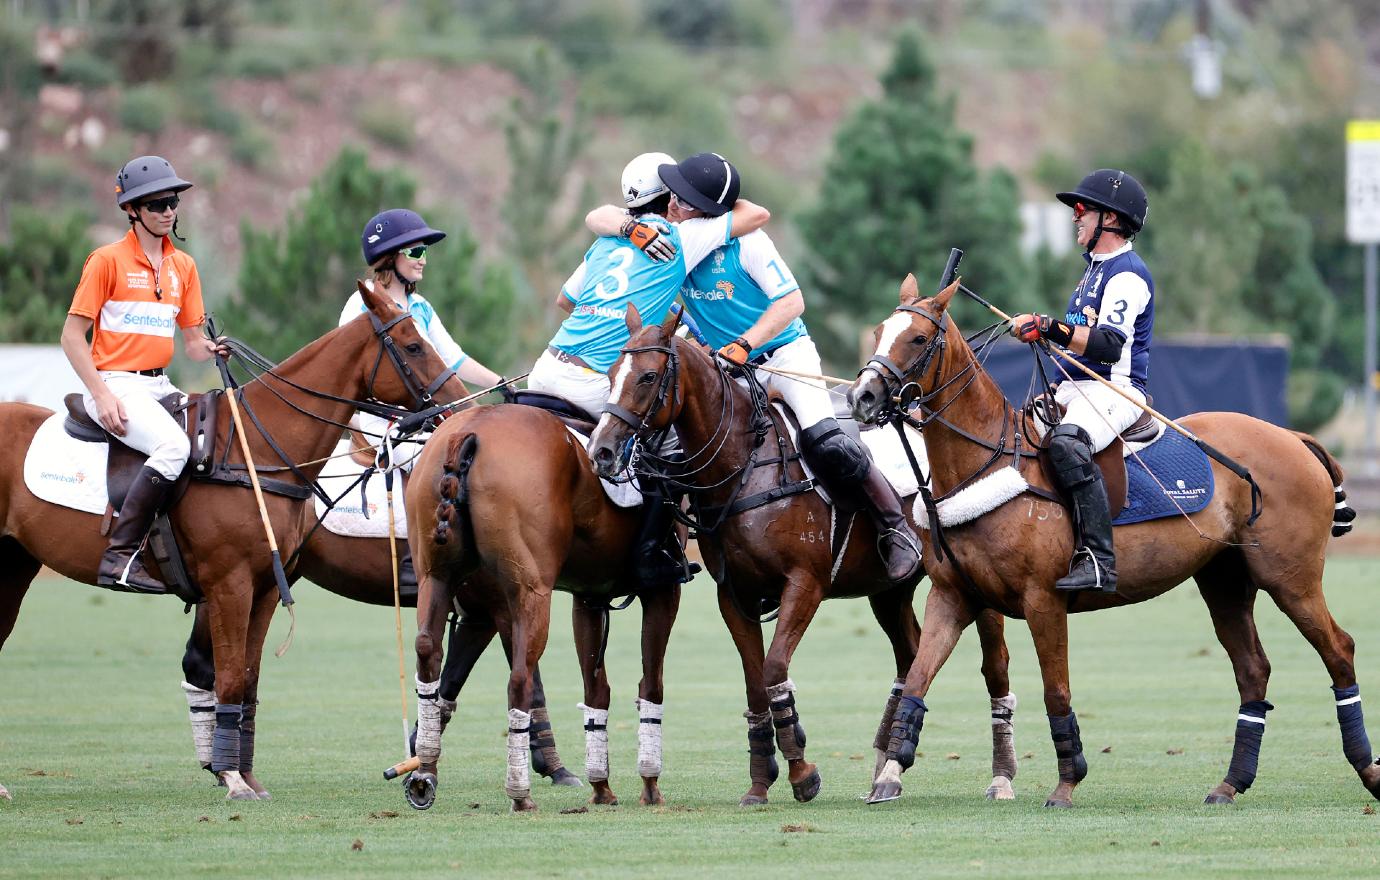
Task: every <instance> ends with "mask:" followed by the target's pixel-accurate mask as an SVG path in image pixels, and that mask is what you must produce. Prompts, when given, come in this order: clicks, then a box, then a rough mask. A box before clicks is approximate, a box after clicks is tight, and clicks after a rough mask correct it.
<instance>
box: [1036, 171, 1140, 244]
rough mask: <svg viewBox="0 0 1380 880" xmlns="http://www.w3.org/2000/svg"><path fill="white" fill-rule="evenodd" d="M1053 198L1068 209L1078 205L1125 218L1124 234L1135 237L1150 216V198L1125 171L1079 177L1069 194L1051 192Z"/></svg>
mask: <svg viewBox="0 0 1380 880" xmlns="http://www.w3.org/2000/svg"><path fill="white" fill-rule="evenodd" d="M1054 197H1055V198H1056V199H1058V200H1059V201H1061V202H1063V203H1064V204H1066V205H1068V206H1069V207H1070V208H1072V207H1073V206H1074V205H1075V204H1077V203H1078V202H1082V203H1083V204H1085V205H1090V206H1092V207H1095V208H1101V209H1102V210H1103V211H1111V212H1112V213H1114V214H1120V215H1121V216H1122V217H1123V218H1125V222H1126V225H1127V227H1128V229H1127V232H1129V233H1130V234H1131V235H1135V234H1136V233H1137V232H1140V231H1141V229H1142V228H1143V227H1144V226H1145V217H1146V215H1147V214H1149V213H1150V199H1149V198H1148V197H1147V196H1146V195H1145V187H1143V186H1141V185H1140V181H1139V180H1136V179H1135V178H1134V177H1132V176H1131V175H1129V174H1127V173H1126V172H1125V171H1118V170H1116V169H1114V168H1100V169H1098V170H1097V171H1094V172H1093V173H1092V174H1089V175H1088V176H1087V177H1085V178H1083V179H1082V180H1081V181H1079V183H1078V187H1077V188H1076V189H1074V190H1073V191H1071V192H1061V193H1055V195H1054Z"/></svg>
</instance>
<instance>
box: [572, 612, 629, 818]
mask: <svg viewBox="0 0 1380 880" xmlns="http://www.w3.org/2000/svg"><path fill="white" fill-rule="evenodd" d="M570 617H571V626H572V628H573V629H574V631H575V654H576V656H578V657H579V658H580V677H581V679H582V680H583V681H584V702H582V703H581V704H580V709H581V710H583V711H584V713H585V776H586V777H587V778H588V779H589V784H590V786H591V787H592V788H593V789H594V793H593V794H592V795H590V797H589V802H590V803H591V804H607V805H615V804H617V803H618V796H617V795H615V794H614V793H613V789H612V788H610V787H609V701H610V699H611V693H610V690H609V677H608V670H607V669H605V668H604V663H603V659H604V658H603V645H604V627H606V626H607V625H608V611H606V610H605V609H603V608H597V607H591V606H590V605H587V604H585V602H584V601H583V600H581V599H580V598H579V597H576V599H575V602H574V603H573V605H572V608H571V614H570Z"/></svg>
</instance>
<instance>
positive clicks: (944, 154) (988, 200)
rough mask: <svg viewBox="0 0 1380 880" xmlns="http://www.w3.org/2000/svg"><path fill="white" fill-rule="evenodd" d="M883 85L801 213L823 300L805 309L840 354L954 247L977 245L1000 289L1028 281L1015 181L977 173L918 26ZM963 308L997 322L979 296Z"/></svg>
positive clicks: (973, 262) (842, 133)
mask: <svg viewBox="0 0 1380 880" xmlns="http://www.w3.org/2000/svg"><path fill="white" fill-rule="evenodd" d="M882 89H883V94H882V97H881V98H880V99H879V100H876V101H872V102H868V103H866V104H864V105H863V106H862V107H860V108H859V109H858V111H857V112H856V113H854V115H853V117H852V118H851V119H850V120H848V121H847V122H846V123H844V124H843V125H842V126H841V127H840V128H839V131H838V134H837V135H836V136H835V139H834V152H833V155H832V156H831V157H830V159H829V163H828V167H827V169H826V171H825V173H824V177H823V180H824V182H823V185H822V187H821V188H820V194H819V201H818V203H817V205H816V206H815V207H814V208H813V209H812V210H810V211H809V212H807V213H806V214H805V216H804V217H803V218H802V219H801V230H802V233H803V235H804V238H805V240H806V242H807V243H808V244H809V247H810V252H811V254H812V255H813V259H811V260H809V261H808V262H806V263H805V265H804V267H803V268H804V272H803V273H802V275H803V278H802V281H803V282H804V288H805V295H806V298H807V301H808V300H811V299H814V300H815V302H817V303H818V306H817V310H816V311H815V312H813V313H811V314H807V318H806V319H807V320H808V321H809V322H810V328H811V335H812V336H814V337H815V338H816V340H817V341H818V342H819V343H820V348H821V350H822V351H823V352H824V353H825V355H826V357H828V358H830V359H832V360H834V361H836V362H838V363H841V364H852V363H855V362H856V360H857V339H858V333H859V331H860V329H861V328H862V327H864V326H867V325H870V324H872V323H875V322H876V321H879V320H881V319H882V318H883V317H884V316H885V315H886V314H887V312H889V311H890V310H891V309H892V308H893V307H894V306H895V303H896V292H897V289H898V287H899V286H900V283H901V280H902V279H903V278H904V277H905V275H906V273H907V272H914V273H915V274H916V277H917V278H918V279H919V280H920V287H921V290H932V289H933V287H934V284H935V283H936V282H937V281H938V276H939V272H940V270H941V269H942V268H943V265H944V261H945V260H946V259H947V257H948V254H949V248H950V247H961V248H963V249H964V250H965V251H966V252H967V256H966V258H965V260H964V263H963V267H962V268H963V274H964V275H965V276H966V277H967V278H968V279H969V282H970V284H972V285H973V286H974V287H975V288H977V289H981V290H984V291H986V292H987V294H988V296H989V298H993V299H1001V298H1002V297H1009V296H1010V295H1011V294H1013V293H1015V292H1016V291H1017V290H1018V289H1019V287H1018V285H1019V284H1020V283H1021V280H1022V262H1021V259H1020V256H1019V254H1018V252H1017V241H1018V238H1019V234H1020V219H1019V213H1018V205H1019V196H1018V194H1017V190H1016V183H1015V180H1014V179H1013V178H1012V177H1011V175H1010V174H1008V173H1006V172H1005V171H1003V170H997V171H994V172H992V173H988V174H980V173H979V172H978V170H977V168H976V167H975V165H974V164H973V140H972V137H971V136H969V135H968V134H966V133H964V132H961V131H959V130H958V129H956V128H955V126H954V99H953V97H952V96H950V95H946V94H941V93H940V92H939V89H938V86H937V84H936V82H935V75H934V68H933V66H932V65H931V63H930V60H929V57H928V56H927V54H926V52H925V49H924V47H923V45H922V44H921V41H920V37H919V36H918V35H917V34H916V33H914V32H906V33H904V34H903V35H902V36H901V37H900V38H899V39H898V40H897V43H896V52H895V57H894V58H893V59H892V62H891V66H890V67H889V68H888V69H887V71H886V73H885V74H883V76H882ZM820 307H822V308H820ZM956 308H957V309H958V310H959V314H958V317H959V320H960V321H961V322H962V323H963V324H964V326H965V327H966V328H967V329H969V330H973V329H976V328H977V327H978V326H981V325H982V324H986V323H988V316H987V313H986V312H985V311H979V310H978V309H977V308H975V307H974V306H973V304H971V303H959V304H958V305H957V306H956ZM821 313H822V314H821Z"/></svg>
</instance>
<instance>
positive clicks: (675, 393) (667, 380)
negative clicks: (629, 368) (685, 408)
mask: <svg viewBox="0 0 1380 880" xmlns="http://www.w3.org/2000/svg"><path fill="white" fill-rule="evenodd" d="M644 351H655V352H660V353H661V354H664V355H666V366H664V367H662V368H661V374H660V375H659V376H658V377H657V386H656V397H655V398H654V399H653V400H652V405H651V406H649V407H647V411H646V412H645V413H643V414H642V415H640V416H639V415H638V414H637V413H635V412H633V411H632V410H630V409H627V408H625V407H622V406H619V405H618V404H616V403H614V402H613V401H609V402H608V403H606V404H604V412H606V413H608V414H609V415H611V416H613V417H614V418H615V419H618V420H619V421H620V422H622V423H624V424H625V425H627V426H628V427H630V428H632V429H633V433H634V434H636V435H637V436H638V438H641V437H642V435H643V432H645V431H646V430H647V426H648V424H649V423H650V422H651V420H652V419H653V418H655V417H656V414H657V413H658V412H660V411H661V408H662V407H663V406H665V405H666V400H667V398H668V397H669V398H671V399H672V400H673V402H674V403H675V405H676V406H680V383H679V382H677V381H676V379H677V377H678V376H679V374H680V359H679V357H678V356H677V355H676V351H675V349H674V348H672V347H671V346H669V345H644V346H642V347H640V348H625V349H623V350H621V351H620V352H619V354H620V355H630V354H641V353H642V352H644Z"/></svg>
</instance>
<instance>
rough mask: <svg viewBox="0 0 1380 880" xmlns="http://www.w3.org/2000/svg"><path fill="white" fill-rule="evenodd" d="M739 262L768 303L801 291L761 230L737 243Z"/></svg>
mask: <svg viewBox="0 0 1380 880" xmlns="http://www.w3.org/2000/svg"><path fill="white" fill-rule="evenodd" d="M738 259H739V261H741V262H742V264H743V268H744V269H745V270H747V273H748V275H749V276H751V278H752V280H753V281H754V282H755V283H756V284H757V286H758V287H760V288H762V292H763V293H765V294H766V295H767V299H780V298H781V297H783V296H785V295H786V294H788V293H794V292H795V291H797V290H799V289H800V284H799V283H798V282H797V281H796V280H795V276H794V275H792V274H791V267H790V266H787V265H786V261H785V260H783V259H781V254H780V253H779V252H778V251H777V250H776V243H775V242H773V241H772V240H771V238H770V237H769V236H768V235H767V233H766V232H764V231H762V230H761V229H758V230H756V231H755V232H749V233H748V234H747V235H745V236H743V237H742V238H740V239H738Z"/></svg>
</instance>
